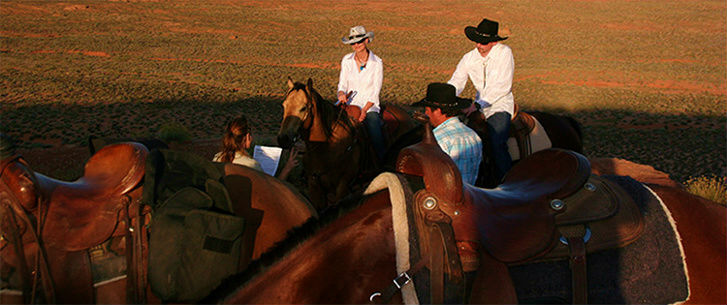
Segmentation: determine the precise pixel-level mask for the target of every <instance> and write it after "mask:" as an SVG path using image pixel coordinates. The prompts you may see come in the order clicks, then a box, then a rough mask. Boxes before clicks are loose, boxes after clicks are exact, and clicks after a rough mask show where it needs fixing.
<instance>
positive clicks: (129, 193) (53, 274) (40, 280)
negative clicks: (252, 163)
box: [0, 138, 317, 303]
mask: <svg viewBox="0 0 727 305" xmlns="http://www.w3.org/2000/svg"><path fill="white" fill-rule="evenodd" d="M2 140H3V141H2V148H1V149H0V152H2V162H1V163H0V169H1V172H0V233H1V235H0V236H1V237H2V238H1V239H0V260H2V261H1V262H0V266H2V292H1V293H0V297H2V300H3V303H5V302H8V303H22V302H25V303H28V302H47V303H126V302H130V303H141V302H152V303H153V302H159V301H160V300H159V299H157V298H156V296H154V295H153V294H152V293H147V292H146V290H147V287H148V286H146V283H148V282H147V279H146V267H147V263H148V261H149V260H148V257H147V255H148V253H149V246H148V242H149V240H148V238H147V237H148V235H145V234H143V233H141V234H139V233H137V232H144V231H145V227H146V226H148V225H149V223H150V221H151V219H152V217H153V216H154V215H152V213H150V212H151V211H150V210H151V209H150V208H149V206H143V204H142V202H141V199H140V198H141V197H142V194H143V192H144V175H145V172H146V168H145V166H146V159H147V156H149V155H150V154H149V152H148V150H147V149H146V148H145V147H144V146H143V145H141V144H138V143H121V144H113V145H109V146H106V147H104V148H103V149H101V150H99V151H98V152H96V154H94V155H93V156H92V157H91V158H90V159H89V161H88V162H87V163H86V165H85V170H84V175H83V176H82V177H81V178H79V179H78V180H76V181H74V182H66V181H59V180H56V179H53V178H51V177H47V176H45V175H43V174H40V173H37V172H34V171H33V170H32V168H31V167H30V165H28V164H27V163H26V162H25V161H24V159H23V158H22V156H20V155H17V154H15V152H14V149H12V148H11V145H12V144H11V143H10V142H9V141H7V140H6V139H5V138H3V139H2ZM210 164H212V163H210ZM220 166H222V167H221V168H223V172H224V174H223V177H224V178H225V179H232V180H231V181H234V180H235V179H237V180H243V181H245V183H243V184H238V185H244V186H245V187H244V188H237V189H229V190H228V192H229V197H231V199H232V200H231V202H232V203H233V206H232V208H233V210H234V213H235V215H237V216H239V217H248V214H246V215H242V214H243V213H247V212H250V211H254V215H256V217H258V218H256V220H255V221H257V225H258V227H257V231H247V232H248V233H246V235H243V236H249V237H244V238H250V240H254V241H253V242H252V243H253V245H254V246H253V247H252V249H251V252H252V253H249V252H248V255H250V256H251V257H250V258H252V259H254V258H257V257H259V256H260V255H261V254H262V253H263V252H266V251H267V250H268V249H269V248H271V247H272V246H273V245H274V244H276V243H277V242H279V241H280V240H283V239H284V238H285V236H286V234H287V231H288V230H290V229H292V228H294V227H296V226H299V225H300V224H302V223H304V222H306V221H307V220H309V219H310V218H315V217H317V213H316V211H315V210H314V209H313V208H312V206H311V205H310V204H309V203H308V202H307V201H306V199H305V198H304V197H303V196H302V195H301V194H300V193H298V192H297V191H295V190H294V189H292V188H290V187H289V186H288V185H286V184H284V183H282V182H281V181H279V180H277V179H275V178H274V177H271V176H268V175H265V174H262V173H260V172H257V171H255V170H252V169H250V168H247V167H243V166H238V165H234V164H220ZM259 217H261V218H259ZM246 219H248V218H246ZM151 223H152V224H153V222H151ZM246 225H253V224H252V223H251V222H246ZM249 227H250V228H253V226H249ZM152 228H153V226H152ZM241 238H243V237H241ZM101 248H103V249H111V251H110V252H109V253H116V254H117V255H118V258H120V261H121V269H120V270H121V272H122V276H119V277H116V278H113V279H111V280H107V281H104V282H96V280H95V279H94V278H93V277H95V276H96V274H97V273H96V271H98V270H96V269H95V267H96V263H95V262H94V257H96V256H97V254H98V253H99V250H100V249H101ZM124 256H125V257H126V259H124ZM250 258H247V259H250ZM115 261H119V260H115ZM124 261H125V262H126V263H125V264H124V263H123V262H124ZM124 265H125V267H124ZM134 267H138V268H134ZM124 269H125V270H126V272H125V275H123V274H124V272H123V270H124ZM92 273H93V275H92Z"/></svg>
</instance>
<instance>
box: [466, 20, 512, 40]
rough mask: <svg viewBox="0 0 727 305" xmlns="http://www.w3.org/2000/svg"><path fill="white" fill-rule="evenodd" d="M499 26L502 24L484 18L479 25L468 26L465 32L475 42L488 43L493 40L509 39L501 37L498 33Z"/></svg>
mask: <svg viewBox="0 0 727 305" xmlns="http://www.w3.org/2000/svg"><path fill="white" fill-rule="evenodd" d="M499 27H500V25H499V24H498V23H497V22H496V21H492V20H489V19H487V18H485V19H482V22H480V24H479V25H478V26H477V27H473V26H468V27H466V28H464V34H465V35H467V38H469V39H470V40H472V41H474V42H478V43H481V44H488V43H490V42H493V41H500V40H505V39H507V37H500V36H499V35H498V30H499Z"/></svg>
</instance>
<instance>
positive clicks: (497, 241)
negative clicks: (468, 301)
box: [396, 125, 643, 300]
mask: <svg viewBox="0 0 727 305" xmlns="http://www.w3.org/2000/svg"><path fill="white" fill-rule="evenodd" d="M396 168H397V171H398V172H400V173H404V174H409V175H414V176H420V177H422V179H423V181H424V185H425V187H424V189H422V190H419V191H418V192H417V194H415V196H414V198H415V200H414V202H413V203H412V204H415V205H417V206H418V205H426V206H436V207H437V208H438V209H439V210H441V211H442V212H443V213H444V214H446V215H447V216H448V217H449V218H450V219H451V226H452V228H453V231H454V237H455V240H456V244H457V250H458V253H459V258H460V260H461V265H462V268H463V271H465V272H468V271H475V270H477V269H478V268H479V266H480V258H481V257H484V255H483V253H486V256H487V257H491V258H494V259H495V260H496V261H499V262H501V263H508V264H517V263H523V262H527V261H533V260H536V259H561V258H568V257H569V256H571V259H573V256H574V255H575V254H574V253H578V254H579V255H582V256H583V258H582V262H583V264H582V268H583V270H582V274H580V275H579V278H580V276H585V275H584V274H585V263H584V262H585V251H586V250H585V249H583V252H582V253H581V252H579V250H578V249H576V250H574V249H573V246H574V245H580V246H581V247H583V248H584V247H585V246H584V244H585V243H588V242H589V240H590V239H591V238H594V239H593V241H590V243H589V247H588V249H587V250H588V251H589V252H592V251H597V250H601V249H607V248H609V247H617V246H624V245H626V244H628V243H630V242H632V241H634V240H636V239H637V238H638V236H639V235H640V234H641V232H642V230H643V221H642V216H641V215H640V212H639V211H638V208H637V207H636V206H635V204H634V203H633V201H632V200H631V199H630V197H628V195H626V194H625V192H624V191H623V190H621V189H620V188H619V187H618V186H616V185H615V184H611V183H608V182H607V181H606V180H605V179H602V178H600V177H597V176H592V175H591V174H590V172H591V168H590V163H589V161H588V159H586V157H584V156H583V155H581V154H578V153H576V152H572V151H567V150H561V149H546V150H543V151H539V152H536V153H534V154H532V155H531V156H529V157H528V158H525V159H523V160H521V161H520V162H518V163H517V164H516V165H515V166H514V167H513V168H512V169H511V170H510V171H509V172H508V173H507V174H506V176H505V177H504V179H503V180H504V181H503V183H502V184H501V185H500V186H498V187H497V188H495V189H482V188H478V187H475V186H471V185H468V184H463V183H462V180H461V176H460V173H459V170H458V169H457V167H456V165H455V164H454V162H452V160H451V158H449V156H447V155H446V154H445V153H444V152H442V151H441V149H439V146H438V145H437V144H436V141H434V139H433V135H431V127H430V126H428V125H427V131H426V132H425V136H424V139H423V140H422V142H421V143H419V144H416V145H414V146H410V147H407V148H405V149H404V150H402V152H401V153H400V154H399V158H398V160H397V167H396ZM559 241H561V243H558V242H559ZM581 241H582V242H581ZM489 266H492V263H488V267H489ZM499 270H501V271H502V270H504V271H502V272H507V269H506V268H500V269H499ZM507 277H508V278H509V275H507ZM583 281H585V280H583ZM574 282H575V280H574ZM475 285H477V284H475ZM579 285H580V284H579ZM580 286H581V287H579V289H580V288H583V287H582V286H583V285H580ZM575 291H576V289H575V284H574V292H575ZM574 299H575V298H574ZM578 300H583V298H580V299H578Z"/></svg>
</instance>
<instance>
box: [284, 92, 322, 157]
mask: <svg viewBox="0 0 727 305" xmlns="http://www.w3.org/2000/svg"><path fill="white" fill-rule="evenodd" d="M311 85H312V81H311V80H310V79H308V85H303V84H301V83H293V80H292V79H290V78H288V93H287V94H286V95H285V99H284V100H283V121H282V122H281V124H280V131H278V145H280V146H281V147H283V148H290V147H291V146H293V144H294V143H295V141H296V140H297V139H298V137H299V135H300V132H301V130H302V129H306V128H310V125H311V121H312V117H313V115H314V114H313V111H312V109H313V105H311V98H310V94H309V93H308V90H307V87H310V86H311Z"/></svg>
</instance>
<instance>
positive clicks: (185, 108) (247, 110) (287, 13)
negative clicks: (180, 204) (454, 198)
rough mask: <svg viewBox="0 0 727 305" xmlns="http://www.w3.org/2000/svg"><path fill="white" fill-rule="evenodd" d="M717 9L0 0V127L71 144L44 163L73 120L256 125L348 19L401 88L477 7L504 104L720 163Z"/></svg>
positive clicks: (318, 71) (453, 49) (623, 143)
mask: <svg viewBox="0 0 727 305" xmlns="http://www.w3.org/2000/svg"><path fill="white" fill-rule="evenodd" d="M726 11H727V4H726V3H725V2H724V1H665V0H659V1H626V0H623V1H619V0H614V1H609V0H601V1H599V0H593V1H563V0H556V1H547V3H545V2H543V1H531V0H523V1H463V0H455V1H446V2H444V1H442V2H439V1H366V3H361V2H360V1H235V0H227V1H223V0H213V1H181V0H180V1H170V2H167V1H143V0H142V1H133V0H132V1H63V2H56V1H5V0H3V1H2V2H0V20H1V21H0V111H1V112H0V113H1V116H0V131H2V132H4V133H7V134H10V135H11V136H14V137H16V138H18V139H20V140H21V146H22V148H23V149H24V151H26V152H28V153H35V154H40V155H43V156H44V157H43V158H42V159H41V160H42V161H43V162H39V163H33V166H34V167H35V168H36V169H37V170H39V171H41V172H44V173H48V174H51V175H64V174H65V175H76V174H77V173H79V171H80V166H81V161H76V160H73V161H69V162H70V163H73V164H77V165H76V166H77V168H76V169H66V170H65V171H66V172H60V173H59V172H57V171H58V170H59V169H57V168H54V167H52V166H53V165H56V166H57V165H58V164H64V163H60V161H58V160H57V158H62V154H60V153H58V151H60V150H63V149H66V150H68V149H73V148H77V147H82V146H84V145H86V143H85V142H86V139H87V138H88V136H89V135H96V136H102V137H128V136H150V135H154V134H156V132H157V130H158V128H159V126H160V125H162V124H165V123H170V122H178V123H181V124H183V125H184V126H186V127H187V128H188V129H189V130H190V131H191V132H192V133H193V136H194V137H195V138H197V139H216V138H219V137H220V135H221V132H222V128H223V126H224V124H225V122H226V121H227V120H229V119H231V118H232V117H234V116H236V115H238V114H246V115H247V116H248V117H249V118H251V119H252V120H253V123H254V126H255V128H256V134H258V135H259V136H260V137H262V138H265V137H270V136H271V135H272V134H274V133H275V131H276V129H277V128H278V125H279V122H280V117H281V109H282V108H281V107H280V105H279V102H280V101H281V95H282V94H283V93H284V90H285V88H286V87H285V80H286V78H287V77H288V76H291V77H292V78H293V79H294V80H298V81H304V80H305V79H307V78H308V77H311V78H313V80H314V83H315V85H316V87H317V88H318V90H319V91H320V92H321V94H323V95H324V97H326V98H329V99H333V97H334V93H335V92H334V91H335V86H336V83H337V81H338V67H339V63H340V59H341V57H342V56H343V55H344V54H345V53H348V52H350V48H349V47H348V46H345V45H343V44H341V42H340V38H341V37H342V36H344V35H345V34H347V32H348V28H349V27H351V26H353V25H357V24H363V25H365V26H366V27H367V29H369V30H373V31H374V32H375V33H376V36H375V39H374V41H373V42H372V44H371V45H370V47H371V48H372V50H373V51H374V52H375V53H376V54H378V55H379V56H380V57H382V58H383V60H384V69H385V78H384V85H383V89H382V100H383V101H384V102H388V103H396V104H410V103H412V102H414V101H416V100H418V99H420V98H422V97H423V95H424V91H425V88H426V85H427V84H428V83H429V82H433V81H447V80H448V79H449V76H450V75H451V73H452V72H453V70H454V67H455V66H456V64H457V62H458V60H459V59H460V58H461V56H462V55H463V54H464V53H465V52H467V51H469V50H471V49H472V48H473V47H474V45H473V43H471V42H470V41H469V40H467V39H466V37H465V36H464V33H463V29H464V27H465V26H467V25H477V23H479V21H480V20H481V19H482V18H483V17H487V18H490V19H494V20H499V21H500V22H501V26H502V27H503V28H507V30H509V32H510V38H509V39H508V40H506V41H505V42H504V43H506V44H508V45H509V46H511V47H512V49H513V52H514V55H515V62H516V69H515V82H514V88H513V92H514V95H515V99H516V101H517V102H518V103H519V104H520V105H521V108H523V109H526V110H527V109H530V110H543V111H549V112H555V113H561V114H566V115H570V116H573V117H574V118H576V119H577V120H578V121H580V122H581V123H582V124H583V125H584V131H585V151H586V154H587V155H588V156H590V157H619V158H624V159H628V160H631V161H634V162H638V163H643V164H648V165H652V166H654V167H655V168H657V169H659V170H661V171H664V172H667V173H669V174H670V175H671V176H672V178H674V179H675V180H677V181H686V180H687V179H688V178H689V177H693V176H703V175H717V176H725V154H726V148H725V146H726V142H727V140H726V136H725V126H726V122H725V121H726V119H725V111H726V109H725V107H726V106H727V67H726V66H727V51H726V46H727V17H726V14H725V12H726ZM464 95H465V96H467V97H472V96H473V95H474V92H473V91H472V88H471V85H469V86H468V89H467V90H466V91H465V93H464ZM211 143H214V141H212V142H211ZM74 156H75V155H74ZM72 157H73V156H72ZM76 157H77V156H76ZM86 157H87V156H86ZM68 166H71V165H68ZM69 170H70V171H71V173H70V174H68V172H67V171H69ZM54 171H55V172H54Z"/></svg>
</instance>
